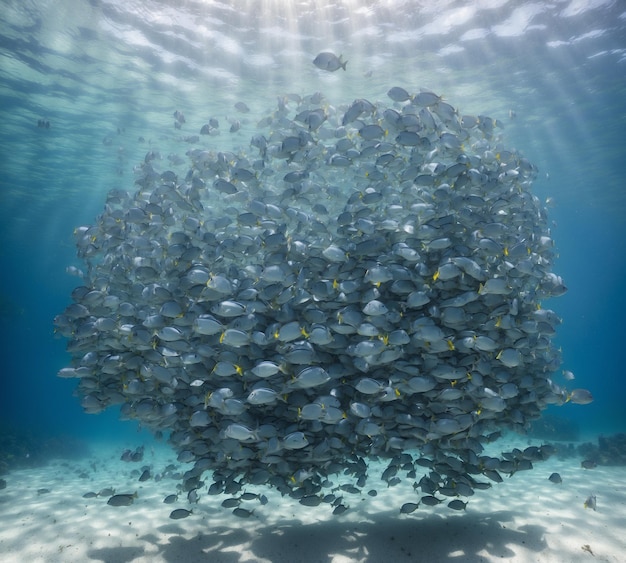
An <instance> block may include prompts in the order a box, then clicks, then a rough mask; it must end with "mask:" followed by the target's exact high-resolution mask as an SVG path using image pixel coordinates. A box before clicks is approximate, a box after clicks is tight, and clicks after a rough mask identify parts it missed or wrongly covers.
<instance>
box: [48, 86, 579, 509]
mask: <svg viewBox="0 0 626 563" xmlns="http://www.w3.org/2000/svg"><path fill="white" fill-rule="evenodd" d="M388 96H389V98H390V99H391V103H388V104H386V103H383V102H376V103H371V102H369V101H367V100H365V99H357V100H354V102H353V103H351V104H348V105H347V106H344V107H334V106H332V105H331V104H330V103H329V102H328V101H327V100H326V99H325V98H324V96H323V95H321V94H319V93H316V94H313V95H310V96H305V97H300V96H296V95H292V96H285V97H281V98H279V100H278V106H277V107H276V108H275V110H274V111H273V112H272V113H271V114H270V115H268V116H267V117H265V118H264V119H263V120H261V122H259V124H258V133H257V134H255V135H254V136H253V137H252V139H251V142H250V146H249V147H246V148H245V149H242V150H239V151H236V152H216V151H212V150H206V149H203V148H192V149H191V150H189V151H188V153H187V154H188V157H189V161H190V165H189V168H188V171H187V172H186V173H183V174H180V175H179V174H177V173H175V172H174V171H172V170H159V169H158V166H159V162H160V161H159V159H158V155H157V154H156V153H155V152H154V151H150V152H149V153H148V154H147V155H146V157H145V160H144V162H143V163H142V164H141V166H139V167H137V172H136V185H137V186H138V189H137V191H136V192H135V193H134V194H131V193H127V192H125V191H121V190H114V191H112V192H110V193H109V195H108V198H107V201H106V205H105V207H104V211H103V212H102V214H101V215H100V216H99V217H98V218H97V220H96V222H95V223H94V224H93V225H89V226H82V227H79V228H77V229H76V230H75V239H76V244H77V248H78V256H79V258H81V259H82V261H83V262H84V263H85V269H84V271H77V273H78V274H79V275H80V276H81V277H82V285H81V286H80V287H77V288H76V289H75V290H74V291H73V293H72V299H73V302H72V303H71V304H70V305H69V306H68V307H67V308H66V309H65V311H64V312H63V313H62V314H60V315H58V316H57V317H56V318H55V326H56V330H57V331H58V332H59V333H60V334H62V335H63V336H65V337H66V338H67V339H68V340H69V342H68V345H67V349H68V351H69V353H70V355H71V358H72V360H71V364H70V365H69V366H68V367H65V368H63V369H61V370H60V372H59V375H60V376H61V377H73V378H77V379H78V387H77V395H78V396H79V397H80V400H81V404H82V406H83V407H84V409H85V411H86V412H88V413H98V412H101V411H102V410H104V409H106V408H107V407H110V406H113V405H120V406H121V416H122V417H123V418H125V419H135V420H138V421H140V423H141V424H142V425H143V426H146V427H149V428H151V429H153V430H154V431H155V432H162V433H165V434H166V435H168V437H169V442H170V443H171V445H172V447H173V448H174V449H175V450H176V452H177V454H178V460H179V462H182V463H188V464H190V465H189V466H188V467H189V469H188V471H187V472H186V473H185V475H184V482H183V488H184V490H185V491H194V490H197V489H199V488H200V487H201V486H202V485H203V483H204V482H203V481H202V477H203V476H204V475H205V474H206V475H208V476H209V477H210V479H212V485H211V487H210V491H212V493H215V492H218V493H219V492H228V493H231V494H232V492H233V491H236V490H239V489H241V487H242V486H244V485H246V484H253V485H266V486H269V487H275V488H276V489H278V490H279V491H280V492H281V493H283V494H286V495H290V496H292V497H294V498H296V499H299V500H300V502H301V504H303V505H304V506H317V505H318V504H319V503H320V502H322V501H326V500H325V499H327V498H328V500H332V503H333V504H334V506H335V513H337V514H338V513H341V512H343V511H344V510H345V509H346V506H345V505H344V504H343V503H342V501H341V500H339V499H340V498H341V497H337V496H336V495H335V496H332V495H331V497H327V495H326V492H327V491H326V492H325V489H327V488H328V487H330V486H332V485H333V484H334V483H335V481H337V482H340V483H341V484H340V486H339V487H338V488H337V487H336V488H335V489H334V490H342V491H344V492H349V493H355V492H357V493H358V492H360V491H361V490H362V489H363V487H364V486H365V483H366V481H367V479H368V477H369V478H370V479H373V478H376V477H375V476H374V475H370V474H369V473H368V470H369V465H368V464H369V463H370V461H372V460H374V461H377V460H378V461H380V460H383V461H384V462H385V463H387V464H388V465H387V469H386V470H385V471H384V472H383V474H382V476H380V480H381V481H382V482H383V483H385V485H386V486H389V485H393V484H395V483H397V482H399V480H400V479H401V478H411V479H418V481H417V482H416V483H415V488H416V490H420V491H421V493H422V495H423V496H422V498H421V499H417V500H418V502H416V503H408V504H406V505H404V506H403V507H402V508H401V513H410V512H412V511H413V510H415V508H417V505H418V503H419V502H423V503H424V504H427V505H433V504H438V503H439V502H442V500H443V498H442V497H459V496H462V497H467V496H471V495H472V494H473V492H474V490H475V489H480V488H485V487H487V486H489V481H495V482H499V481H501V480H502V478H501V474H506V475H511V474H513V473H515V472H516V471H520V470H523V469H530V468H531V467H532V462H533V461H537V460H541V459H544V458H545V457H546V456H547V455H548V454H549V448H545V449H544V448H538V447H529V448H527V449H526V450H524V451H520V450H514V451H513V452H508V453H505V454H503V455H502V457H500V458H494V457H489V456H486V455H483V445H484V444H485V443H486V442H488V441H490V440H492V439H493V438H494V436H497V435H498V434H499V432H501V431H503V430H518V431H523V430H524V429H525V428H527V426H528V424H529V423H530V422H531V421H532V420H533V419H536V418H538V417H539V416H540V413H541V411H542V409H544V408H545V407H546V405H548V404H563V403H566V402H568V401H571V402H578V403H581V404H584V403H585V402H589V401H590V400H591V396H590V394H589V392H588V391H585V390H581V389H578V390H574V392H571V391H567V390H566V389H565V388H564V387H563V386H562V385H561V384H558V383H556V382H555V381H554V380H553V379H556V378H557V377H558V373H559V368H560V365H561V355H560V352H559V350H558V349H556V348H555V346H554V345H553V343H552V338H553V336H554V335H555V333H556V327H557V326H558V325H559V323H560V322H561V320H560V319H559V317H558V316H557V314H556V313H555V312H554V311H552V310H550V309H549V308H544V306H543V303H544V301H545V300H546V299H549V298H552V297H557V296H559V295H562V294H563V293H564V292H565V291H566V288H565V285H564V283H563V281H562V279H561V278H560V277H559V276H558V275H556V274H555V273H553V272H552V264H553V260H554V257H555V247H554V242H553V240H552V238H551V235H550V229H549V226H548V218H547V213H546V209H545V208H544V207H543V206H542V204H541V202H540V201H539V199H538V198H537V197H536V196H535V195H533V193H532V191H531V184H532V181H533V178H534V177H535V175H536V168H535V167H534V166H533V165H532V164H531V163H530V162H529V161H528V160H526V159H525V158H524V157H523V156H522V155H521V154H519V153H518V152H517V151H516V150H511V149H507V148H505V147H503V146H501V144H500V142H499V140H498V136H497V129H498V127H499V125H500V124H499V122H498V121H496V120H494V119H491V118H489V117H486V116H481V115H479V116H470V115H461V114H459V112H458V111H457V110H456V109H455V108H454V107H452V106H451V105H450V104H448V103H447V102H445V101H443V100H442V98H441V97H440V96H437V95H436V94H434V93H432V92H429V91H421V92H419V93H416V94H410V93H409V92H407V91H406V90H404V89H403V88H400V87H394V88H391V89H390V90H389V92H388ZM179 121H180V120H179ZM417 471H423V472H425V474H424V475H423V477H421V479H419V478H418V477H417V476H416V472H417ZM370 473H371V472H370ZM333 479H334V480H335V481H333ZM485 479H487V481H485ZM370 493H372V494H375V490H373V491H370ZM437 495H439V497H438V496H437ZM448 505H449V506H450V507H451V508H454V509H462V508H465V502H463V501H461V500H460V499H458V498H455V500H452V501H451V502H450V503H448ZM238 510H240V511H241V510H243V509H238ZM185 512H186V513H188V511H185ZM244 512H245V511H244ZM185 515H186V514H185V513H181V514H180V515H179V514H176V515H175V516H173V517H184V516H185Z"/></svg>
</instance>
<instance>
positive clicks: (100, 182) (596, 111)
mask: <svg viewBox="0 0 626 563" xmlns="http://www.w3.org/2000/svg"><path fill="white" fill-rule="evenodd" d="M1 4H2V14H1V16H0V41H1V43H0V55H1V58H0V111H1V115H2V121H1V123H2V126H1V127H0V241H1V243H0V259H1V263H2V268H1V274H0V331H1V333H0V342H1V345H2V354H1V356H0V358H1V359H0V361H1V364H0V374H1V386H2V387H1V392H0V401H1V406H0V417H1V418H2V419H5V420H6V421H8V422H10V423H11V424H12V425H14V426H18V427H24V428H32V429H33V430H34V431H36V432H44V433H49V434H64V435H71V436H75V437H80V438H84V439H85V440H92V439H94V438H107V439H108V438H111V439H115V438H119V437H120V436H122V437H123V436H133V435H135V433H136V432H137V430H138V429H137V425H136V424H134V423H132V422H124V423H122V422H119V421H118V420H117V413H116V410H115V409H111V411H107V412H105V413H102V414H99V415H97V416H90V415H86V414H84V413H83V412H82V408H81V407H80V404H79V401H78V399H77V398H75V397H73V396H72V390H73V388H74V386H75V382H73V381H72V380H62V379H59V378H57V377H56V373H57V371H58V370H59V369H60V368H62V367H64V366H65V365H67V363H68V355H67V353H66V352H65V341H64V340H63V339H61V338H58V337H56V336H55V334H54V330H53V324H52V320H53V318H54V317H55V315H57V314H59V313H60V312H62V311H63V309H64V308H65V307H66V305H67V304H68V303H69V302H70V294H71V291H72V289H73V288H74V287H75V286H76V285H78V281H79V280H78V279H77V278H74V277H71V276H69V275H68V274H67V273H66V268H67V266H71V265H74V266H78V267H81V264H80V263H79V262H78V260H77V258H76V251H75V247H74V241H73V231H74V228H75V227H77V226H79V225H84V224H92V223H93V222H94V220H95V218H96V216H97V215H98V214H99V213H100V212H101V210H102V208H103V205H104V201H105V197H106V193H107V192H108V191H109V190H110V189H114V188H119V189H124V190H129V191H132V190H133V189H134V186H133V181H134V180H133V167H134V166H136V165H137V164H138V163H140V162H141V161H142V160H143V157H144V155H145V153H146V152H147V151H148V150H151V149H155V150H157V149H158V150H159V151H160V152H161V154H163V155H164V156H165V155H168V154H170V153H176V154H179V155H181V156H183V157H184V153H185V151H186V150H187V149H188V148H189V147H188V145H186V144H185V143H184V142H182V141H181V140H180V137H181V136H182V135H184V134H197V133H198V131H197V127H196V125H197V124H200V123H204V122H205V121H206V120H207V119H208V118H209V117H211V116H216V117H218V118H219V119H220V122H221V123H222V133H221V135H219V136H217V137H209V138H206V139H205V138H202V139H201V141H200V143H199V145H200V146H206V147H210V148H212V149H215V150H229V149H231V148H233V147H236V146H244V147H245V146H247V144H248V140H249V138H250V136H251V135H252V134H254V132H255V128H256V122H257V120H258V119H259V118H260V117H261V116H263V115H265V114H267V113H268V112H269V111H270V110H271V109H272V108H274V107H275V104H276V98H277V96H280V95H284V94H286V93H291V92H296V93H299V94H306V93H311V92H314V91H321V92H323V93H324V95H325V96H326V98H327V99H328V100H331V101H332V103H333V104H335V105H340V104H346V103H350V102H351V101H352V100H353V99H355V98H366V99H370V100H387V98H386V92H387V90H388V89H389V88H390V87H391V86H396V85H397V86H402V87H404V88H406V89H408V90H409V91H411V92H417V91H419V89H420V88H425V89H429V90H432V91H434V92H436V93H438V94H440V95H443V96H444V97H445V99H446V100H447V101H449V102H450V103H451V104H452V105H454V106H455V107H459V108H461V110H462V111H463V112H464V113H473V114H483V115H489V116H491V117H494V118H497V119H499V120H501V121H502V122H503V123H504V130H503V135H504V139H505V143H506V144H507V145H509V146H513V147H516V148H517V149H518V150H520V151H522V153H523V154H525V155H526V156H527V157H528V158H529V159H530V160H531V161H532V162H533V163H535V164H536V165H537V166H538V168H539V171H540V173H539V177H538V179H537V181H536V182H535V188H534V189H535V193H536V194H537V195H538V196H539V197H540V198H541V199H542V200H546V199H547V198H550V200H551V201H552V203H551V204H550V210H549V212H550V217H551V220H552V221H553V222H554V226H553V236H554V239H555V241H556V245H557V248H558V254H559V258H558V260H557V262H556V265H555V271H556V272H557V273H558V274H560V275H561V276H563V278H564V280H565V282H566V285H567V286H568V288H569V291H568V293H567V294H566V295H565V296H563V297H560V298H558V299H556V300H554V303H550V304H549V306H550V307H552V308H554V310H555V311H556V312H557V313H558V314H559V315H560V316H561V317H562V319H563V324H562V325H561V326H560V327H559V329H558V336H557V342H558V345H559V346H560V347H561V348H562V351H563V359H564V364H563V368H564V369H569V370H571V371H573V372H574V373H575V375H576V385H577V386H580V387H583V388H588V389H590V390H591V391H592V393H593V394H594V397H595V401H594V402H593V403H592V404H590V405H586V406H579V405H571V404H568V405H565V406H562V407H558V408H557V407H551V408H550V409H548V410H549V412H551V413H556V414H558V416H560V417H564V418H566V419H570V420H572V421H574V422H575V423H577V424H578V425H579V427H580V428H581V430H582V431H583V432H584V433H589V434H593V433H598V432H605V433H613V432H619V431H624V430H626V410H625V409H624V408H623V404H624V391H625V390H626V386H625V384H624V379H623V342H624V337H625V336H626V331H625V330H624V324H623V323H624V318H625V313H626V298H625V297H624V295H625V292H624V282H623V280H624V279H625V276H626V260H625V258H624V257H625V256H626V243H625V241H626V192H625V191H624V180H623V162H624V157H625V155H626V136H625V135H624V126H625V125H626V72H625V69H626V33H625V28H626V12H625V11H624V5H623V4H622V3H621V2H617V1H615V2H611V1H602V0H588V1H585V0H569V1H563V2H554V3H549V4H548V3H537V2H513V1H510V2H507V1H505V0H494V1H492V2H489V1H484V2H480V3H475V2H462V1H457V2H455V1H449V2H436V3H432V4H431V3H417V2H410V1H403V2H400V1H393V0H389V1H383V0H380V1H376V2H373V1H372V2H358V1H356V0H353V1H343V2H325V1H322V0H319V1H313V2H307V3H302V4H295V3H290V2H281V1H279V0H274V1H267V2H259V3H256V2H246V1H235V2H227V1H223V2H220V1H213V2H202V1H196V2H193V1H190V2H182V3H178V2H177V3H174V2H158V1H157V2H145V1H141V0H136V1H130V2H129V1H125V2H119V1H115V0H110V1H105V0H102V1H98V0H93V1H91V2H84V3H76V2H65V1H60V2H37V1H31V2H29V1H26V2H24V1H10V0H4V1H3V2H2V3H1ZM324 50H332V51H334V52H335V53H337V54H339V53H341V54H343V57H344V59H346V60H348V65H347V70H346V71H345V72H344V71H341V70H340V71H338V72H336V73H332V74H331V73H324V72H322V71H320V70H318V69H316V68H315V67H314V66H313V65H312V60H313V58H314V57H315V55H316V54H317V53H318V52H320V51H324ZM240 101H243V102H245V103H246V104H247V105H248V106H249V107H250V109H251V112H250V114H245V115H242V114H238V113H237V111H236V110H235V109H234V108H233V105H234V104H235V103H236V102H240ZM175 110H180V111H183V112H184V114H185V115H186V118H187V121H188V124H187V126H185V128H184V129H183V130H182V132H181V131H178V130H176V129H175V128H174V127H173V122H174V119H173V116H172V115H173V112H174V111H175ZM229 119H230V120H235V119H238V120H240V121H241V124H242V126H241V129H240V130H239V131H238V132H237V133H233V134H229V133H228V129H227V124H228V120H229ZM39 120H45V121H48V122H49V123H50V127H49V128H46V127H38V121H39ZM191 124H193V126H192V125H191ZM140 138H141V139H142V140H141V141H140V140H139V139H140Z"/></svg>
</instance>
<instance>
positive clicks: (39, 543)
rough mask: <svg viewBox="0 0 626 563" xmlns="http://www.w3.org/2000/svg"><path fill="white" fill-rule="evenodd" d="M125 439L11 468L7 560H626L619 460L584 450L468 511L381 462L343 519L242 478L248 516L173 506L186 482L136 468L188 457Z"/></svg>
mask: <svg viewBox="0 0 626 563" xmlns="http://www.w3.org/2000/svg"><path fill="white" fill-rule="evenodd" d="M528 443H529V442H528V440H526V439H525V438H519V439H517V442H515V441H513V442H511V441H509V442H508V443H502V442H498V443H497V447H498V448H500V449H501V450H505V449H510V447H515V446H517V447H520V448H524V447H526V446H527V445H528ZM536 444H538V443H536ZM136 445H137V444H135V445H133V448H134V446H136ZM128 447H130V446H128ZM123 449H124V446H123V445H117V446H112V445H111V444H102V445H97V446H94V447H93V452H94V453H93V455H91V456H89V457H88V458H86V459H84V460H78V461H71V462H70V461H66V460H53V461H51V462H50V463H49V464H48V465H46V466H45V467H41V468H37V469H24V470H18V471H13V472H11V473H9V474H7V475H3V478H4V479H5V480H6V481H7V488H6V489H4V490H1V491H0V561H1V562H2V563H53V562H87V561H102V562H105V563H121V562H131V561H132V562H134V563H143V562H146V563H147V562H151V563H158V562H172V563H174V562H185V563H194V562H200V561H202V562H209V561H210V562H212V563H221V562H225V563H230V562H233V563H234V562H244V561H261V562H267V563H280V562H289V563H294V562H301V563H308V562H320V563H326V562H329V563H331V562H332V563H344V562H353V561H354V562H394V563H400V562H404V561H425V562H429V563H436V562H439V561H446V562H455V561H458V562H463V563H466V562H477V561H482V562H491V561H507V562H530V561H532V562H554V563H563V562H565V561H567V562H577V561H609V562H616V563H617V562H623V561H626V487H625V486H624V480H625V477H626V470H625V468H624V467H598V468H596V469H592V470H585V469H582V468H581V467H580V459H577V458H569V459H565V460H559V459H557V458H555V457H553V458H551V459H549V460H547V461H544V462H539V463H536V464H535V468H534V470H532V471H524V472H519V473H517V474H515V475H514V476H513V477H512V478H510V479H509V478H506V477H505V479H504V482H503V483H500V484H494V486H493V487H491V488H490V489H488V490H483V491H476V494H475V495H474V496H473V497H471V498H470V499H469V500H470V502H469V504H468V505H467V508H466V510H464V511H458V512H457V511H454V510H452V509H450V508H448V507H447V506H445V503H442V504H441V505H439V506H435V507H428V506H423V505H422V506H420V507H419V508H418V509H417V510H416V511H415V512H413V513H412V514H406V515H405V514H400V510H399V509H400V507H401V506H402V505H403V504H404V503H405V502H417V499H418V495H416V494H415V492H414V491H413V488H412V484H413V480H412V479H404V478H403V481H402V483H401V484H399V485H397V486H395V487H391V488H387V485H386V484H385V483H382V482H381V481H380V480H379V476H380V472H382V470H383V469H384V467H385V466H386V465H385V464H380V465H378V466H376V465H373V466H372V467H370V471H369V474H370V476H371V477H373V478H370V479H369V480H368V483H367V485H366V487H365V489H364V490H365V491H367V490H369V489H371V488H376V489H377V491H378V496H376V497H370V496H368V495H367V494H366V493H365V492H364V493H363V494H362V495H360V494H349V493H342V492H341V491H340V492H338V493H337V494H338V495H339V494H343V499H344V500H343V502H344V504H346V505H348V506H349V510H348V511H346V512H345V513H344V514H341V515H339V516H335V515H333V514H332V506H330V505H328V504H322V505H320V506H318V507H305V506H302V505H300V504H299V503H298V502H297V501H295V500H293V499H291V498H288V497H281V495H280V494H279V493H277V492H276V491H274V490H273V489H267V488H260V487H252V486H246V487H244V490H246V491H249V492H255V493H263V494H265V495H266V496H267V498H268V503H267V504H265V505H261V504H260V503H259V502H258V500H252V501H245V502H242V504H241V506H242V507H245V508H246V509H248V510H252V511H253V512H252V516H250V517H249V518H246V519H242V518H239V517H237V516H235V515H233V514H232V509H227V508H222V507H221V506H220V504H221V502H222V500H223V499H224V498H226V496H225V495H218V496H211V495H208V494H207V489H206V486H205V487H203V488H202V489H201V490H200V493H201V494H200V500H199V502H198V503H197V504H194V505H191V506H190V505H189V503H188V501H187V498H186V495H185V494H181V495H180V496H179V499H178V501H177V502H176V503H174V504H163V498H164V497H165V496H167V495H169V494H171V493H175V492H176V485H177V483H178V481H175V480H172V479H168V478H164V479H162V480H160V481H156V480H154V479H150V480H148V481H144V482H139V481H138V474H139V472H140V471H138V470H139V469H140V468H141V467H143V466H144V465H147V466H151V468H152V471H153V473H159V472H160V471H163V469H164V468H165V467H166V466H167V465H168V464H170V463H174V464H176V465H178V466H179V467H180V469H181V470H182V471H184V470H186V469H187V468H188V467H189V466H186V465H184V464H178V463H177V462H176V457H175V455H174V453H173V452H172V451H171V450H169V449H168V448H167V446H160V447H156V448H149V447H148V448H146V452H145V456H144V459H143V461H141V462H139V463H126V462H122V461H120V454H121V452H122V450H123ZM418 469H419V468H418ZM552 472H558V473H559V474H560V475H561V477H562V479H563V482H562V484H560V485H557V484H554V483H552V482H550V481H549V480H548V476H549V475H550V474H551V473H552ZM401 475H402V473H401ZM419 477H420V473H419V472H418V480H419ZM205 481H206V482H207V484H210V479H205ZM105 487H113V488H115V489H116V492H117V493H133V492H135V491H136V492H137V494H138V498H137V499H136V500H135V501H134V503H133V504H132V505H130V506H121V507H114V506H109V505H107V500H108V497H97V498H83V495H84V494H85V493H87V492H90V491H93V492H98V491H100V490H101V489H103V488H105ZM41 489H47V490H48V491H49V492H44V491H41ZM590 494H594V495H596V498H597V510H596V511H594V510H591V509H586V508H585V507H584V506H583V504H584V501H585V499H586V498H587V497H588V496H589V495H590ZM465 500H467V499H465ZM446 502H447V500H446ZM176 508H187V509H191V510H192V511H193V512H192V514H191V515H190V516H189V517H187V518H185V519H182V520H172V519H170V518H169V514H170V512H171V511H172V510H174V509H176Z"/></svg>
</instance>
